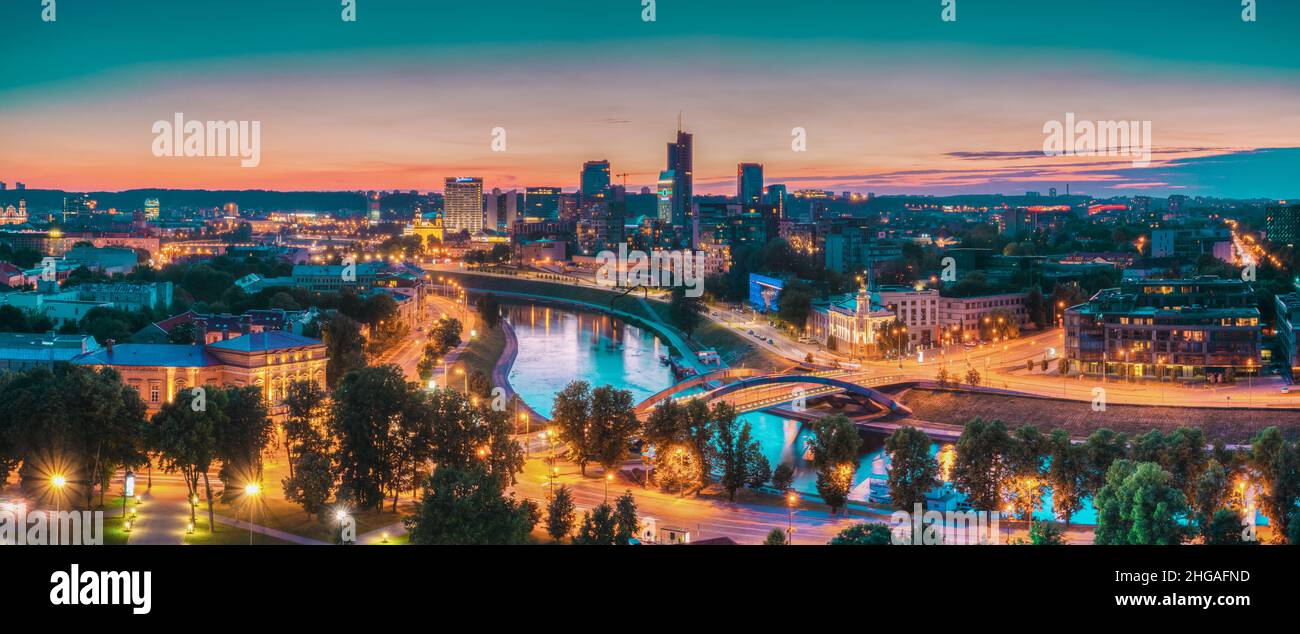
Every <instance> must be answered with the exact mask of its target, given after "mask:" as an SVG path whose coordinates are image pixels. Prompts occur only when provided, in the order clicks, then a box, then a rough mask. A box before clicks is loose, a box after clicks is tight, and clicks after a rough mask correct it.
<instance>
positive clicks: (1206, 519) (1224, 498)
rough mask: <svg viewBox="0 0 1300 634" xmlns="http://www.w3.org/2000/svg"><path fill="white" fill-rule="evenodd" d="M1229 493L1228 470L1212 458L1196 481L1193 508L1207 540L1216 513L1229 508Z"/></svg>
mask: <svg viewBox="0 0 1300 634" xmlns="http://www.w3.org/2000/svg"><path fill="white" fill-rule="evenodd" d="M1229 492H1230V487H1229V483H1228V472H1227V470H1226V469H1224V468H1223V465H1221V464H1219V461H1218V460H1215V459H1213V458H1211V459H1210V462H1209V464H1208V465H1207V466H1206V468H1205V471H1203V472H1201V476H1200V477H1199V478H1197V479H1196V498H1195V501H1194V502H1193V507H1194V508H1195V509H1196V523H1197V525H1198V526H1199V527H1200V529H1201V534H1202V535H1206V539H1209V536H1208V535H1207V534H1206V531H1207V530H1208V529H1209V528H1210V525H1211V524H1212V523H1213V521H1214V516H1215V513H1216V512H1217V511H1219V510H1220V509H1223V508H1224V507H1225V506H1227V502H1228V493H1229ZM1238 527H1240V522H1238Z"/></svg>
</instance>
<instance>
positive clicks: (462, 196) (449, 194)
mask: <svg viewBox="0 0 1300 634" xmlns="http://www.w3.org/2000/svg"><path fill="white" fill-rule="evenodd" d="M442 191H443V193H442V198H443V203H442V205H443V227H444V229H445V230H446V232H447V233H449V234H450V233H459V232H461V231H469V232H470V233H481V232H482V231H483V179H482V178H477V177H466V176H460V177H448V178H447V179H446V181H445V183H444V184H443V190H442Z"/></svg>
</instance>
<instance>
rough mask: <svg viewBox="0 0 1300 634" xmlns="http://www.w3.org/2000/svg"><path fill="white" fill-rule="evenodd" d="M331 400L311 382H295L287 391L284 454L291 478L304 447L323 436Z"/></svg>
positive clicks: (285, 394) (285, 397) (285, 393)
mask: <svg viewBox="0 0 1300 634" xmlns="http://www.w3.org/2000/svg"><path fill="white" fill-rule="evenodd" d="M328 399H329V394H328V393H327V392H326V391H325V390H323V389H321V387H320V386H319V385H317V384H316V382H315V381H312V380H303V381H293V382H291V383H289V385H288V386H287V387H286V388H285V391H284V453H285V458H286V459H287V461H288V465H289V476H290V477H293V471H294V468H295V466H296V465H295V464H294V462H295V461H296V456H297V454H298V453H299V452H300V451H301V448H302V447H303V446H304V445H306V444H307V443H309V442H313V441H315V440H317V439H319V438H322V437H323V436H324V425H325V417H326V416H327V415H328V414H329V401H328Z"/></svg>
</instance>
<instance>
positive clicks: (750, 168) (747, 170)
mask: <svg viewBox="0 0 1300 634" xmlns="http://www.w3.org/2000/svg"><path fill="white" fill-rule="evenodd" d="M736 198H737V199H739V200H738V202H739V203H740V204H742V205H757V204H759V203H761V202H763V164H762V163H741V164H739V165H737V166H736Z"/></svg>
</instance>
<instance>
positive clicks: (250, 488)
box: [244, 482, 262, 546]
mask: <svg viewBox="0 0 1300 634" xmlns="http://www.w3.org/2000/svg"><path fill="white" fill-rule="evenodd" d="M261 492H262V486H261V485H259V484H258V483H256V482H249V483H248V484H245V485H244V495H246V496H248V545H249V546H252V545H253V501H254V500H256V499H257V495H258V494H259V493H261Z"/></svg>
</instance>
